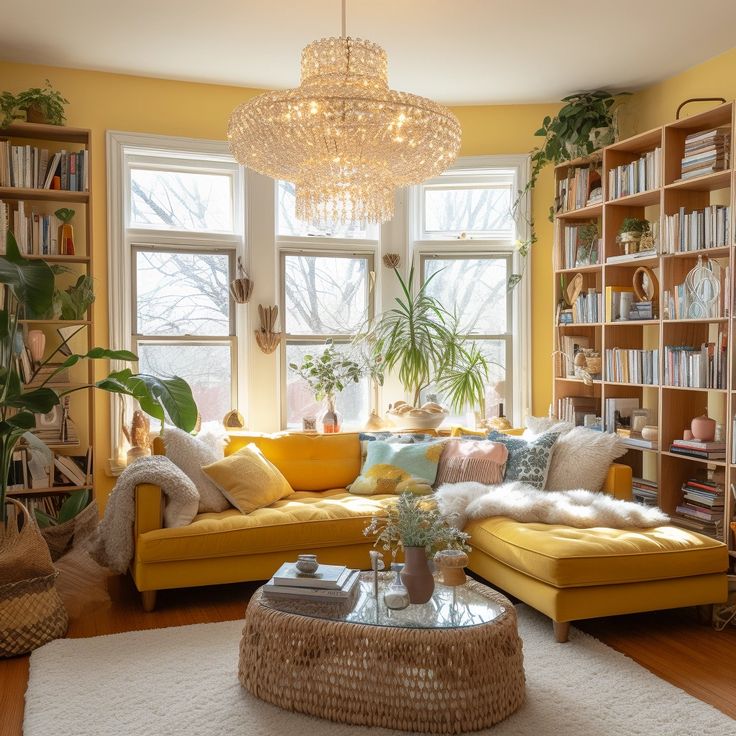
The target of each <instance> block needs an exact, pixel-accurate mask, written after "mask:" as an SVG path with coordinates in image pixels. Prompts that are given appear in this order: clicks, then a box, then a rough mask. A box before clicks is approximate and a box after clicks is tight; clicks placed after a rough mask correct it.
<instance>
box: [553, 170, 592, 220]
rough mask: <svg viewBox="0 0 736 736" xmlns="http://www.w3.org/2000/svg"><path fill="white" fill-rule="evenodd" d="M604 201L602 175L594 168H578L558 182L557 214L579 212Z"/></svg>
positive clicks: (568, 172) (568, 171)
mask: <svg viewBox="0 0 736 736" xmlns="http://www.w3.org/2000/svg"><path fill="white" fill-rule="evenodd" d="M602 201H603V188H602V187H601V175H600V173H599V172H598V170H597V169H596V168H595V167H594V166H576V167H571V168H569V169H568V170H567V176H566V177H565V178H564V179H560V180H559V181H558V182H557V202H556V205H557V206H556V211H557V212H569V211H571V210H579V209H580V208H581V207H589V206H592V205H594V204H600V203H601V202H602Z"/></svg>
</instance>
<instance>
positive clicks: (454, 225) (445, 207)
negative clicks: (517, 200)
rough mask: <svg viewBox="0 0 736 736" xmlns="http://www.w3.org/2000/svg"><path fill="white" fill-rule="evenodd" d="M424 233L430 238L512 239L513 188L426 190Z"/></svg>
mask: <svg viewBox="0 0 736 736" xmlns="http://www.w3.org/2000/svg"><path fill="white" fill-rule="evenodd" d="M424 231H425V232H426V233H427V234H429V235H431V236H440V235H444V236H447V237H459V236H460V235H461V234H462V233H467V234H468V235H476V236H485V237H494V238H504V239H511V238H513V235H514V221H513V218H512V216H511V186H510V185H509V186H495V187H482V186H481V187H455V188H450V187H447V188H430V187H427V188H425V189H424Z"/></svg>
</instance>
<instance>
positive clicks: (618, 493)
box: [602, 463, 633, 501]
mask: <svg viewBox="0 0 736 736" xmlns="http://www.w3.org/2000/svg"><path fill="white" fill-rule="evenodd" d="M631 476H632V473H631V467H630V466H628V465H622V464H620V463H611V467H610V468H608V475H607V476H606V480H605V482H604V483H603V489H602V490H603V491H604V492H605V493H610V494H611V495H612V496H613V497H614V498H620V499H622V500H623V501H631V499H632V498H633V494H632V492H631Z"/></svg>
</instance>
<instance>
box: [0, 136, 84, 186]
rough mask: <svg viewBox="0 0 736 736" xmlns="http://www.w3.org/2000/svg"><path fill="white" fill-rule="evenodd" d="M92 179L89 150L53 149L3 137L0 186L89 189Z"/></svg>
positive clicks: (0, 154) (1, 142)
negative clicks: (16, 144) (90, 179)
mask: <svg viewBox="0 0 736 736" xmlns="http://www.w3.org/2000/svg"><path fill="white" fill-rule="evenodd" d="M88 181H89V154H88V152H87V150H83V151H71V152H70V151H57V152H56V153H50V152H49V150H48V149H47V148H38V147H36V146H31V145H25V146H14V145H12V144H11V142H10V141H8V140H3V141H0V187H22V188H24V189H65V190H68V191H72V192H86V191H87V189H88Z"/></svg>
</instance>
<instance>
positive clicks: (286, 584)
mask: <svg viewBox="0 0 736 736" xmlns="http://www.w3.org/2000/svg"><path fill="white" fill-rule="evenodd" d="M359 576H360V571H359V570H351V569H350V568H348V567H345V566H344V565H320V566H319V567H318V568H317V572H315V573H312V574H306V573H302V572H299V570H297V568H296V563H293V562H285V563H284V564H283V565H281V567H280V568H279V569H278V570H277V571H276V573H275V574H274V576H273V577H272V578H271V579H270V580H269V581H268V582H267V583H266V584H265V585H264V586H263V594H264V595H265V596H273V597H282V598H283V597H288V598H301V599H308V600H310V601H315V602H319V603H322V602H327V601H331V602H335V603H340V602H344V601H346V600H348V599H349V598H350V596H351V595H353V593H354V592H355V589H356V587H357V585H358V581H359Z"/></svg>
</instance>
